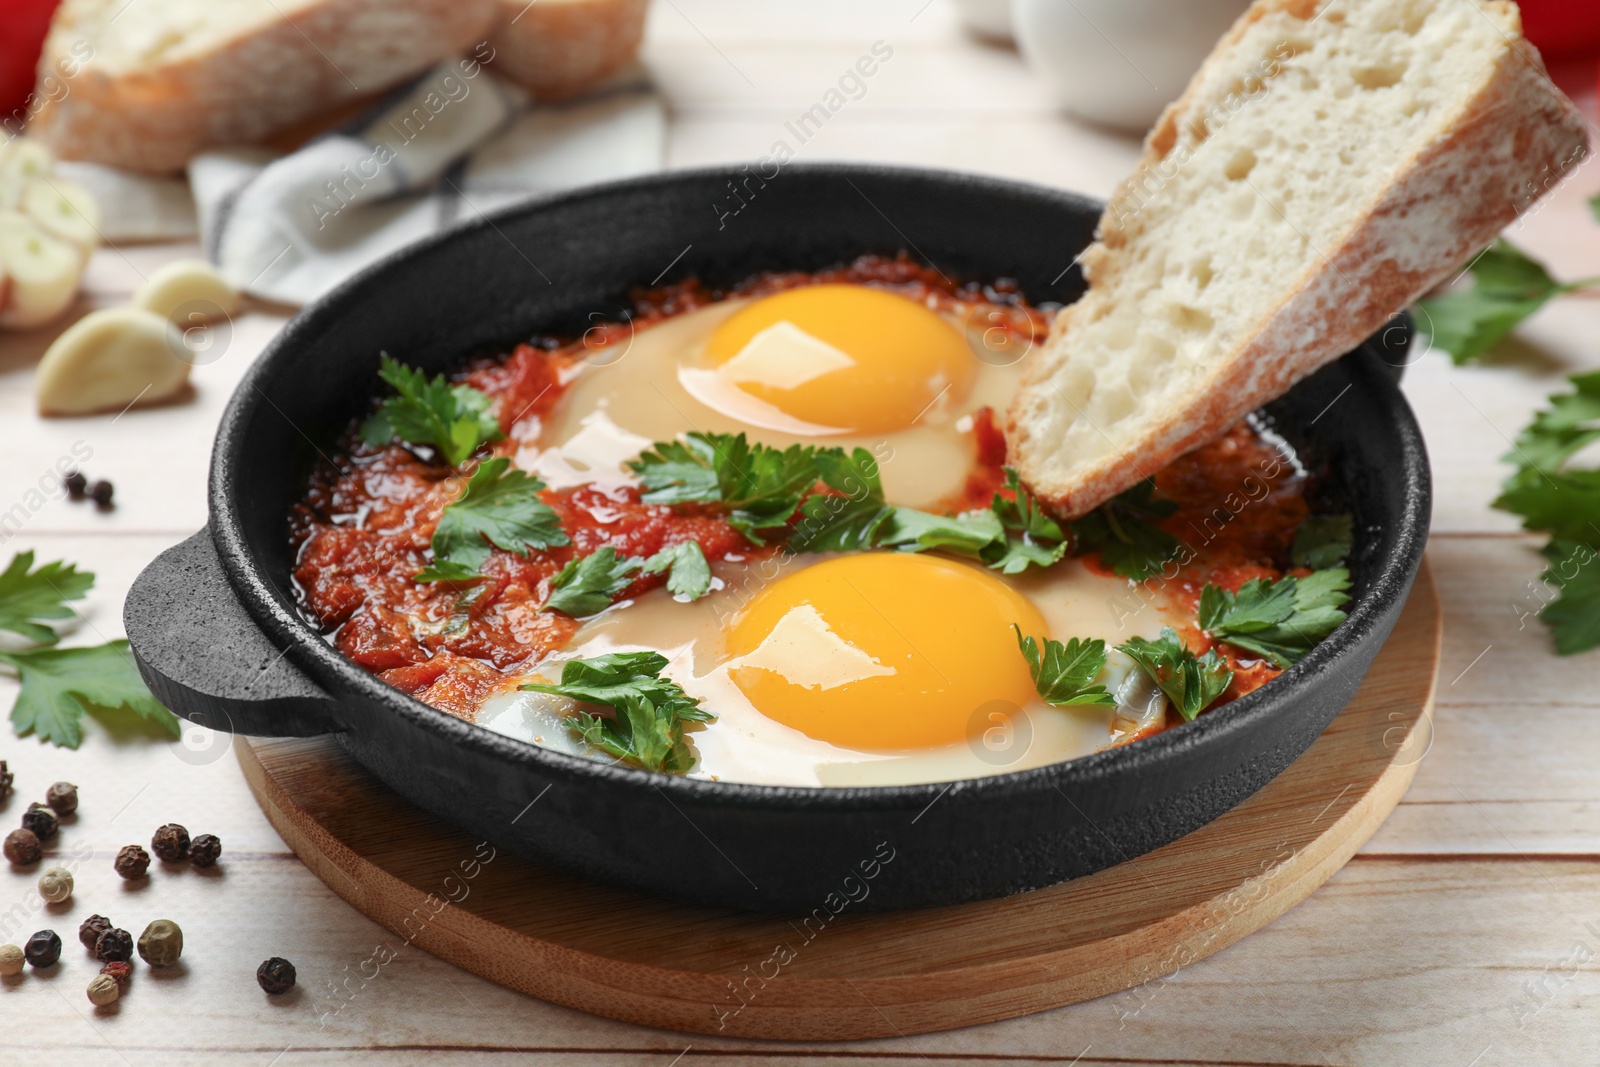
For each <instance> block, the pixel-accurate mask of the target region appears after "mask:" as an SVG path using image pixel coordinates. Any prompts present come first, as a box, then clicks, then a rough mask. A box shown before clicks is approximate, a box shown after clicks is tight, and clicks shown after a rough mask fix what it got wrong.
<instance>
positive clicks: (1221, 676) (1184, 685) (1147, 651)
mask: <svg viewBox="0 0 1600 1067" xmlns="http://www.w3.org/2000/svg"><path fill="white" fill-rule="evenodd" d="M1117 650H1118V651H1120V652H1123V653H1125V654H1126V655H1127V656H1128V657H1129V658H1130V659H1132V660H1133V661H1134V662H1135V663H1137V664H1138V665H1139V669H1140V670H1142V671H1144V672H1145V673H1146V674H1148V675H1149V676H1150V679H1151V680H1152V681H1154V682H1155V683H1156V685H1157V686H1158V687H1159V688H1160V689H1161V691H1162V692H1163V693H1165V694H1167V699H1168V700H1171V701H1172V706H1173V707H1175V708H1177V709H1178V714H1179V715H1182V716H1183V719H1184V721H1185V722H1193V721H1194V718H1195V716H1197V715H1199V714H1200V713H1201V712H1202V711H1204V710H1205V709H1206V708H1208V707H1210V706H1211V703H1212V702H1213V701H1215V700H1216V699H1217V697H1219V696H1221V695H1222V691H1223V690H1224V689H1226V688H1228V683H1229V682H1231V681H1233V671H1232V670H1231V669H1230V668H1229V667H1228V665H1227V663H1226V662H1224V661H1223V659H1222V657H1221V656H1219V655H1217V650H1216V649H1211V650H1210V651H1208V652H1207V653H1206V654H1205V655H1203V656H1196V655H1195V654H1194V653H1193V652H1190V651H1189V650H1188V648H1186V647H1185V646H1184V643H1183V639H1182V638H1180V637H1179V636H1178V632H1177V631H1176V630H1174V629H1173V628H1172V627H1170V626H1165V627H1162V629H1161V637H1160V639H1159V640H1155V641H1149V640H1146V639H1145V638H1143V637H1135V638H1133V639H1132V640H1131V641H1128V642H1127V643H1126V644H1121V645H1118V646H1117Z"/></svg>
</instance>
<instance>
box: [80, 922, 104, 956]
mask: <svg viewBox="0 0 1600 1067" xmlns="http://www.w3.org/2000/svg"><path fill="white" fill-rule="evenodd" d="M109 929H111V920H110V919H108V918H106V917H105V916H104V915H91V916H89V917H88V918H87V919H85V920H83V922H82V923H81V924H79V926H78V940H79V941H80V942H82V943H83V947H84V948H86V949H88V950H89V951H90V952H93V951H94V943H95V942H96V941H98V940H100V935H101V934H103V933H105V932H106V931H107V930H109Z"/></svg>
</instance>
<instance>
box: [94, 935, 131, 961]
mask: <svg viewBox="0 0 1600 1067" xmlns="http://www.w3.org/2000/svg"><path fill="white" fill-rule="evenodd" d="M94 956H95V959H97V960H99V961H100V962H101V963H127V962H128V961H129V960H131V959H133V935H132V934H130V933H128V931H126V930H117V929H111V930H107V931H106V932H105V933H103V934H101V935H100V936H99V937H98V938H96V939H95V943H94Z"/></svg>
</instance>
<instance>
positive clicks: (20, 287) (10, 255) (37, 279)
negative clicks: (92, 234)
mask: <svg viewBox="0 0 1600 1067" xmlns="http://www.w3.org/2000/svg"><path fill="white" fill-rule="evenodd" d="M82 274H83V254H82V253H81V252H80V251H79V250H78V248H77V246H75V245H73V244H71V243H69V242H67V241H63V240H61V239H60V238H58V237H54V236H52V235H50V234H48V233H46V232H45V231H44V230H43V229H42V228H41V227H40V226H39V225H38V224H36V223H35V222H33V221H32V220H31V219H29V218H28V217H27V216H25V215H20V214H18V213H16V212H14V211H5V212H0V275H4V277H5V283H6V285H5V299H4V301H3V302H0V326H9V327H12V328H15V329H28V328H30V327H33V326H42V325H44V324H45V323H47V322H49V321H50V320H51V319H53V318H55V317H56V316H57V315H59V314H61V313H62V312H63V311H65V310H66V308H67V305H68V304H70V303H72V297H73V295H74V294H75V293H76V292H77V291H78V278H79V277H80V276H81V275H82Z"/></svg>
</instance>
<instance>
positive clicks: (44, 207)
mask: <svg viewBox="0 0 1600 1067" xmlns="http://www.w3.org/2000/svg"><path fill="white" fill-rule="evenodd" d="M18 207H19V210H21V211H22V213H23V214H24V215H27V216H28V217H29V218H31V219H32V220H33V221H34V222H37V223H38V224H39V225H40V226H43V227H44V228H45V229H46V230H48V231H49V232H50V233H52V234H54V235H55V236H57V237H59V238H61V239H62V240H63V241H70V242H72V243H73V244H75V245H77V246H78V247H79V248H80V249H82V250H83V252H84V253H86V254H87V253H88V252H91V251H93V250H94V247H95V245H97V244H99V243H100V207H99V205H98V204H96V203H95V202H94V197H92V196H90V195H89V193H88V192H87V191H86V190H85V189H83V188H82V187H81V186H77V185H73V184H72V183H71V182H69V181H66V180H64V179H62V178H35V179H34V180H33V181H31V182H29V183H28V184H27V185H26V186H25V187H24V188H23V190H22V202H21V203H20V204H19V205H18Z"/></svg>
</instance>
